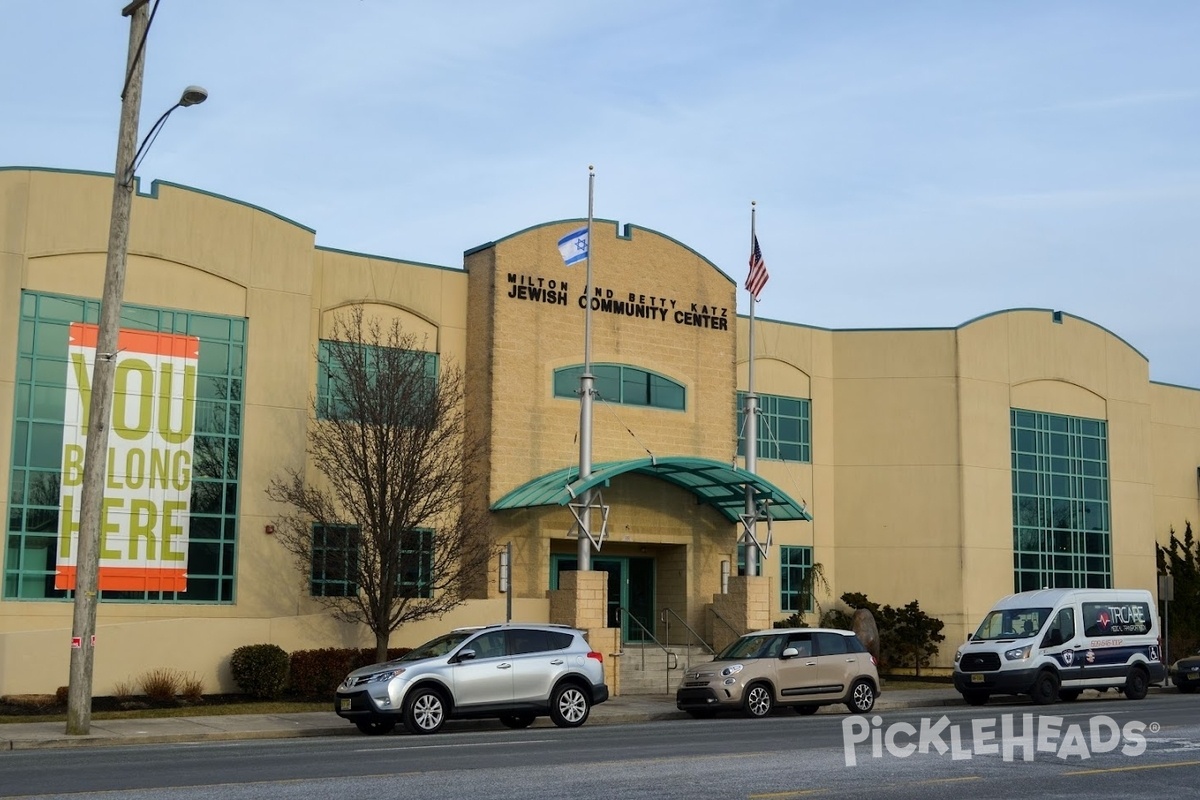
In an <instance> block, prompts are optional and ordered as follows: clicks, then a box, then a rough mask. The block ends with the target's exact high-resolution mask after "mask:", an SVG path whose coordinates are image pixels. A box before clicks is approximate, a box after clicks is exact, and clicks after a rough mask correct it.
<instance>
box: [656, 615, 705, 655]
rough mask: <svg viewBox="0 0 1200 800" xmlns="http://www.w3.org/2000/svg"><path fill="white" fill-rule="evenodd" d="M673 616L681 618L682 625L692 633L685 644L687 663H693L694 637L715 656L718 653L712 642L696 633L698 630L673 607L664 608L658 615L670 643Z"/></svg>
mask: <svg viewBox="0 0 1200 800" xmlns="http://www.w3.org/2000/svg"><path fill="white" fill-rule="evenodd" d="M671 617H674V618H675V619H677V620H679V624H680V625H682V626H683V627H684V628H686V629H687V632H688V633H690V634H691V637H690V638H688V640H687V642H686V644H685V645H684V646H685V647H687V663H688V665H689V666H690V665H691V663H692V640H693V639H695V640H697V641H699V642H700V644H701V645H703V647H704V649H705V650H707V651H708V652H709V653H710V654H711V655H714V656H715V655H716V654H717V651H716V649H714V648H713V646H712V645H711V644H709V643H708V642H706V641H705V640H704V637H703V636H701V635H700V634H698V633H696V631H695V630H694V629H693V628H692V626H691V625H688V624H687V620H685V619H684V618H683V617H681V616H679V614H677V613H676V612H675V609H673V608H664V609H663V610H662V612H661V613H660V614H659V617H658V618H659V620H661V621H662V623H663V625H664V626H665V627H666V634H665V635H666V637H667V643H668V644H669V643H670V641H671Z"/></svg>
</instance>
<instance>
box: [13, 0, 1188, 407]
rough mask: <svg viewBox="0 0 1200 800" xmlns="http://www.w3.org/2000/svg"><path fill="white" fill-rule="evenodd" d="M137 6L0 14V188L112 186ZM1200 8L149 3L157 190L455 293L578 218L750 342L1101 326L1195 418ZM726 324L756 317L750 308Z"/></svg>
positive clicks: (979, 1) (84, 2)
mask: <svg viewBox="0 0 1200 800" xmlns="http://www.w3.org/2000/svg"><path fill="white" fill-rule="evenodd" d="M125 2H126V0H54V1H53V2H50V1H49V0H40V1H39V2H21V3H18V2H10V3H7V4H5V8H4V18H5V28H6V30H7V31H8V35H7V36H6V37H5V46H4V47H3V48H0V75H2V76H4V80H3V81H0V111H2V114H3V119H4V121H3V124H2V125H0V164H6V165H25V166H41V167H56V168H66V169H84V170H97V171H104V172H111V171H112V168H113V160H114V154H115V149H116V127H117V118H118V115H119V111H120V97H119V95H120V88H121V81H122V77H123V74H122V73H123V69H124V64H125V52H126V44H127V39H128V22H127V20H126V19H124V18H123V17H121V15H120V9H121V8H122V6H123V5H124V4H125ZM1197 42H1200V3H1194V2H1154V3H1130V2H1111V1H1110V0H1091V1H1089V2H1053V1H1052V0H1041V1H1040V2H1025V1H1023V0H1011V1H1009V2H989V1H988V0H974V1H973V2H919V1H914V2H903V3H901V2H895V1H894V0H881V1H880V2H866V1H864V2H838V3H831V2H800V1H799V0H796V1H795V2H788V1H787V0H774V1H770V0H741V1H740V2H734V0H725V1H724V2H716V1H708V0H639V1H638V2H626V0H605V2H593V0H572V1H571V2H563V1H562V0H546V1H544V2H542V1H540V0H530V1H528V2H526V1H525V0H510V1H509V2H505V3H498V2H481V1H479V0H460V2H453V3H412V2H400V1H399V0H323V1H322V2H309V1H308V0H288V2H279V0H203V1H202V0H162V2H161V5H160V7H159V9H158V13H157V15H156V17H155V20H154V25H153V27H152V28H151V31H150V37H149V43H148V51H147V59H148V60H147V67H146V83H145V92H144V95H143V105H142V108H143V112H142V127H141V130H142V132H143V133H144V132H145V131H146V130H147V129H148V128H149V126H150V124H151V123H153V121H154V120H155V119H156V118H157V117H158V115H159V114H160V113H161V112H162V111H164V110H166V109H167V108H168V107H169V106H170V105H171V104H172V103H173V102H174V101H175V100H176V98H177V97H178V95H179V92H180V90H181V89H182V88H183V87H184V86H186V85H188V84H193V83H194V84H200V85H202V86H204V87H206V88H207V89H208V91H209V93H210V98H209V101H208V102H207V103H206V104H204V105H203V106H200V107H197V108H194V109H181V110H179V111H176V112H175V114H173V115H172V117H171V119H170V122H169V123H168V125H167V127H166V129H165V130H164V132H163V134H162V135H161V137H160V138H159V139H158V141H157V142H156V143H155V145H154V148H153V149H152V150H151V152H150V154H149V157H148V158H147V159H146V160H145V162H144V164H143V166H142V169H141V171H140V173H139V174H140V175H141V177H142V180H143V182H144V184H145V182H147V181H149V180H152V179H163V180H168V181H172V182H175V183H182V184H186V185H190V186H195V187H197V188H201V189H204V190H206V191H211V192H216V193H219V194H223V195H227V196H230V197H233V198H236V199H238V200H242V201H245V202H248V203H252V204H255V205H259V206H263V207H265V208H267V209H270V210H272V211H274V212H276V213H278V214H281V215H283V216H285V217H288V218H290V219H293V220H296V221H297V222H300V223H302V224H304V225H307V226H309V227H311V228H315V229H316V231H317V242H318V244H321V245H325V246H328V247H336V248H343V249H348V250H356V251H363V252H370V253H377V254H381V255H385V256H390V257H393V258H400V259H407V260H413V261H421V262H426V263H432V264H440V265H446V266H461V265H462V253H463V251H464V250H467V249H469V248H471V247H474V246H476V245H479V244H483V243H485V242H488V241H491V240H494V239H497V238H500V237H502V236H505V235H507V234H509V233H512V232H514V231H517V230H520V229H522V228H526V227H528V226H530V225H535V224H538V223H541V222H546V221H549V220H554V219H562V218H573V217H580V216H585V215H586V213H587V205H586V203H587V166H588V164H595V165H596V170H597V179H596V215H597V216H598V217H603V218H607V219H616V220H618V221H620V222H621V223H626V222H631V223H634V224H636V225H640V226H643V227H647V228H652V229H654V230H657V231H660V232H662V233H664V234H667V235H669V236H671V237H673V238H675V239H678V240H680V241H682V242H684V243H685V244H687V245H688V246H690V247H692V248H693V249H695V250H697V251H698V252H700V253H701V254H703V255H705V256H706V257H708V258H709V259H710V260H711V261H713V262H714V263H715V264H716V265H717V266H718V267H720V268H721V269H723V270H724V271H725V272H727V273H728V274H730V275H731V276H733V277H735V278H736V279H737V280H738V281H739V282H740V281H741V280H742V279H743V278H744V276H745V271H746V266H745V265H746V258H747V254H748V238H749V207H750V201H751V200H756V201H757V202H758V208H759V213H758V234H759V240H760V242H761V244H762V249H763V253H764V256H765V257H766V261H767V265H768V268H769V270H770V273H771V279H770V282H769V283H768V284H767V287H766V289H765V290H764V292H763V295H762V301H761V302H760V303H759V305H758V308H757V311H756V313H757V314H759V315H760V316H763V317H770V318H774V319H782V320H787V321H791V322H799V323H804V324H810V325H817V326H821V327H827V328H876V327H946V326H954V325H958V324H961V323H962V322H965V321H967V320H969V319H972V318H974V317H976V316H979V315H981V314H986V313H989V312H992V311H997V310H1000V309H1004V308H1013V307H1038V308H1054V309H1060V310H1063V311H1066V312H1068V313H1070V314H1073V315H1076V316H1081V317H1084V318H1086V319H1089V320H1091V321H1093V322H1095V323H1097V324H1099V325H1102V326H1104V327H1106V328H1108V329H1109V330H1111V331H1113V332H1114V333H1116V334H1118V335H1119V336H1121V337H1123V338H1124V339H1126V340H1127V341H1128V342H1129V343H1130V344H1132V345H1133V346H1134V347H1136V348H1137V349H1138V350H1140V351H1141V352H1142V353H1143V354H1145V355H1146V356H1147V357H1148V358H1149V359H1150V376H1151V378H1152V379H1153V380H1157V381H1163V382H1167V383H1177V384H1183V385H1187V386H1193V387H1200V357H1198V354H1197V349H1198V345H1200V314H1197V311H1196V308H1197V298H1198V297H1200V268H1198V267H1200V263H1198V256H1200V47H1197V44H1196V43H1197ZM738 302H739V310H740V311H741V313H746V312H747V311H748V305H747V303H748V299H747V296H746V294H745V292H740V296H739V301H738Z"/></svg>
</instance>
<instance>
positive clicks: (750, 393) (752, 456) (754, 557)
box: [745, 200, 758, 576]
mask: <svg viewBox="0 0 1200 800" xmlns="http://www.w3.org/2000/svg"><path fill="white" fill-rule="evenodd" d="M754 206H755V202H754V201H753V200H751V201H750V260H751V268H752V269H753V261H754V248H755V245H756V244H757V241H758V240H757V238H756V235H755V230H754V222H755V213H756V209H755V207H754ZM757 303H758V299H757V298H756V296H755V293H754V292H753V291H751V292H750V343H749V344H750V358H749V361H748V364H749V370H748V371H749V379H748V382H747V387H746V389H747V391H746V415H745V426H746V471H747V472H749V473H754V471H755V470H756V469H757V468H758V396H757V395H756V394H754V306H755V305H756V304H757ZM746 517H747V519H748V525H747V527H748V528H749V531H748V532H749V534H750V535H749V536H748V537H747V538H746V545H745V551H746V575H747V576H754V575H757V574H758V545H757V541H758V537H757V531H756V530H755V528H756V526H757V517H758V508H757V504H756V503H755V497H754V485H753V484H750V483H747V484H746Z"/></svg>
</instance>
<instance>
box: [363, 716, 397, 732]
mask: <svg viewBox="0 0 1200 800" xmlns="http://www.w3.org/2000/svg"><path fill="white" fill-rule="evenodd" d="M354 725H355V727H357V728H358V729H359V730H360V731H362V732H363V733H365V734H367V735H368V736H382V735H383V734H385V733H391V732H392V729H393V728H395V727H396V720H394V719H380V718H379V717H375V718H374V719H358V720H355V721H354Z"/></svg>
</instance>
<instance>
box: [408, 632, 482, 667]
mask: <svg viewBox="0 0 1200 800" xmlns="http://www.w3.org/2000/svg"><path fill="white" fill-rule="evenodd" d="M475 633H478V631H454V632H453V633H447V634H446V635H445V636H439V637H438V638H436V639H433V640H432V641H428V642H426V643H425V644H423V645H421V646H420V647H418V648H416V649H415V650H409V651H408V652H407V653H405V654H404V655H402V656H400V657H399V658H397V659H396V660H397V661H420V660H421V659H422V658H437V657H438V656H444V655H446V654H447V653H449V652H450V651H451V650H453V649H454V648H456V647H458V646H459V645H460V644H462V643H463V642H464V641H466V640H467V639H468V638H470V637H471V636H472V635H473V634H475Z"/></svg>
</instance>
